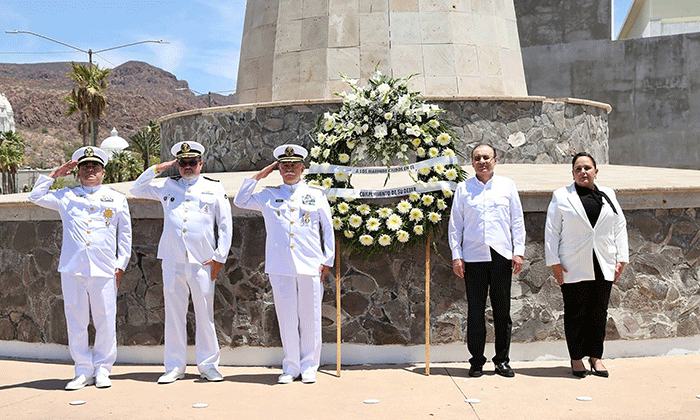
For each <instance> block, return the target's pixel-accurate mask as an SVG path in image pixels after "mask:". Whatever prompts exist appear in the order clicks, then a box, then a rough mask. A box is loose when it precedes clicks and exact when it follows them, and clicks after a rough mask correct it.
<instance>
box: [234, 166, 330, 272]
mask: <svg viewBox="0 0 700 420" xmlns="http://www.w3.org/2000/svg"><path fill="white" fill-rule="evenodd" d="M256 185H257V181H255V180H253V179H245V180H244V181H243V185H241V188H240V189H239V190H238V193H237V194H236V198H235V199H234V200H233V203H234V204H235V205H236V206H238V207H240V208H242V209H249V210H257V211H259V212H262V214H263V217H264V219H265V229H266V230H267V240H266V242H265V272H266V273H268V274H277V275H285V276H289V275H308V276H318V275H319V271H318V269H319V267H320V266H321V265H322V264H323V265H326V266H329V267H330V266H332V265H333V260H334V258H335V240H334V237H333V225H332V222H331V209H330V206H329V205H328V200H326V196H325V195H324V193H323V191H322V190H320V189H319V188H315V187H311V186H309V185H306V184H305V183H303V182H299V183H297V184H295V185H287V184H282V185H279V186H277V187H267V188H265V189H263V190H262V191H258V192H256V193H253V191H254V190H255V186H256ZM321 235H323V242H321Z"/></svg>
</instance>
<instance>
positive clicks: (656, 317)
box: [0, 193, 700, 347]
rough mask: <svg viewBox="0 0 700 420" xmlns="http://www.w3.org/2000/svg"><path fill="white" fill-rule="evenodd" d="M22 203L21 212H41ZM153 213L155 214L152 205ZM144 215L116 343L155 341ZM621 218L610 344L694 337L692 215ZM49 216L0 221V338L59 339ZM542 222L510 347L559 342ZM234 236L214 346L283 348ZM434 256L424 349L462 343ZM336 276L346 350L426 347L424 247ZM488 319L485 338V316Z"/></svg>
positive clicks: (151, 241)
mask: <svg viewBox="0 0 700 420" xmlns="http://www.w3.org/2000/svg"><path fill="white" fill-rule="evenodd" d="M549 197H550V195H549V193H547V194H544V193H543V194H541V197H540V199H541V200H543V202H544V203H546V202H548V200H549ZM545 205H546V204H545ZM24 206H25V207H23V208H20V209H19V211H22V212H24V213H28V212H34V211H43V210H41V209H38V208H33V209H32V208H31V206H30V205H28V204H25V205H24ZM132 206H133V203H132ZM153 206H154V207H153V208H155V209H157V206H158V204H157V203H154V204H153ZM46 214H51V212H48V211H47V212H46ZM151 214H152V215H151V216H148V217H150V218H134V220H133V226H134V229H133V231H134V238H133V253H132V257H131V261H130V263H129V267H128V268H127V270H126V273H125V275H124V277H123V279H122V285H121V287H120V289H119V294H118V300H117V301H118V310H117V334H118V343H119V345H120V346H124V345H126V346H129V345H157V344H162V343H163V319H164V315H163V294H162V278H161V270H160V262H159V261H158V260H157V259H156V251H157V243H158V238H159V237H160V233H161V229H162V219H158V218H153V217H157V216H153V214H157V212H155V211H153V212H151ZM625 214H626V216H627V220H628V231H629V237H630V258H631V263H630V265H629V266H628V268H626V269H625V272H624V274H623V276H622V278H621V279H620V281H619V282H618V284H617V285H616V286H615V287H613V292H612V296H611V300H610V311H609V319H608V338H609V339H622V340H636V339H647V338H668V337H688V336H695V335H700V281H699V278H700V275H699V269H698V266H699V262H700V240H698V238H700V208H697V207H688V208H678V209H641V210H630V209H628V208H625ZM53 217H54V219H51V220H40V221H37V220H32V221H17V220H7V219H4V220H0V237H2V238H3V241H1V242H0V340H19V341H23V342H39V343H59V344H66V343H67V338H66V327H65V318H64V315H63V300H62V297H61V287H60V275H59V273H57V272H56V267H57V265H58V256H59V253H60V242H61V223H60V221H59V220H55V215H54V216H53ZM32 218H34V219H36V218H35V217H32ZM544 219H545V214H544V213H543V212H541V211H528V210H527V209H526V214H525V222H526V229H527V234H528V237H527V246H526V256H525V266H524V270H523V272H522V273H521V274H520V275H518V276H516V277H515V278H514V281H513V287H512V306H511V307H512V310H511V312H512V318H513V341H514V342H531V341H542V340H560V339H563V338H564V334H563V304H562V301H561V293H560V291H559V287H558V286H557V285H556V283H555V282H554V280H553V278H552V277H551V276H550V274H551V270H550V269H549V268H548V267H546V266H545V262H544V251H543V226H544ZM443 227H445V228H446V226H443ZM234 229H235V234H234V239H233V246H232V248H231V252H230V254H229V256H228V261H227V262H226V266H225V271H224V273H223V275H222V276H221V277H220V279H219V280H218V281H217V286H216V300H215V303H214V308H215V319H216V325H217V332H218V335H219V342H220V345H221V346H222V347H226V346H231V347H239V346H246V345H247V346H257V347H271V346H280V340H279V333H278V329H277V321H276V315H275V311H274V306H273V299H272V292H271V288H270V285H269V281H268V279H267V276H266V275H265V274H264V251H263V250H264V241H265V234H264V231H265V225H264V222H263V219H262V217H260V216H248V215H236V216H235V217H234ZM436 250H437V252H433V254H432V262H431V268H432V286H431V302H432V309H431V311H432V314H431V325H432V342H433V343H436V344H439V343H454V342H462V341H464V339H465V337H466V300H465V287H464V283H463V281H461V280H460V279H458V278H457V277H456V276H454V274H453V273H452V269H451V265H450V260H451V254H450V252H449V249H448V247H447V244H446V241H445V238H444V237H441V238H438V241H437V244H436ZM333 273H334V271H333ZM341 273H342V276H343V277H342V309H343V331H342V336H343V341H344V342H349V343H359V344H372V345H383V344H421V343H423V342H424V341H423V340H424V297H425V290H424V249H423V248H422V247H417V248H415V249H413V250H411V251H408V252H405V253H401V254H400V255H393V256H391V257H388V256H385V257H381V258H380V259H378V260H370V261H367V260H365V259H364V258H363V257H348V256H347V255H344V256H343V257H342V263H341ZM323 301H324V303H323V314H324V317H323V336H324V341H325V342H334V341H335V281H334V280H327V282H326V292H325V295H324V298H323ZM487 315H488V316H487V319H489V324H488V329H489V340H493V329H492V325H491V323H490V322H491V319H490V309H489V310H487ZM188 321H189V322H188V335H189V342H190V344H194V328H193V326H194V314H193V313H192V312H190V313H188Z"/></svg>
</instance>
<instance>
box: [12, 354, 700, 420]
mask: <svg viewBox="0 0 700 420" xmlns="http://www.w3.org/2000/svg"><path fill="white" fill-rule="evenodd" d="M605 364H606V367H607V368H608V369H609V371H610V378H607V379H605V378H599V377H595V376H589V377H587V378H585V379H577V378H574V377H573V376H572V375H571V373H570V371H571V370H570V368H569V366H568V362H567V361H548V362H541V361H539V362H514V363H512V366H513V368H514V369H515V372H516V377H515V378H512V379H508V378H503V377H500V376H497V375H494V374H493V371H492V370H491V369H492V366H491V365H490V364H487V365H486V366H485V369H486V374H485V375H484V376H483V377H481V378H468V377H467V367H468V366H467V365H465V364H455V363H440V364H432V365H431V375H430V376H425V375H424V368H423V366H422V365H364V366H349V367H345V368H344V369H343V370H342V374H341V377H340V378H337V377H336V376H335V366H324V367H322V369H321V371H320V372H319V375H318V382H317V383H316V384H313V385H305V384H302V383H301V382H295V383H293V384H290V385H277V384H276V380H277V376H278V374H279V373H280V371H279V369H277V368H266V367H231V366H222V367H221V369H220V370H221V373H222V374H223V375H224V377H225V380H224V382H221V383H207V382H205V381H204V380H201V379H199V375H198V374H197V369H196V367H194V366H189V367H188V371H187V376H186V377H185V379H183V380H180V381H177V382H175V383H173V384H169V385H158V384H156V380H157V379H158V377H159V376H160V374H161V373H162V371H163V369H162V366H154V365H117V366H115V367H114V370H113V372H112V381H113V386H112V388H109V389H96V388H95V387H94V386H90V387H87V388H85V389H82V390H79V391H72V392H69V391H64V390H63V387H64V386H65V383H66V381H68V380H69V379H71V378H72V376H73V367H72V366H71V365H70V364H63V363H51V362H36V361H22V360H7V359H6V360H0V372H2V373H1V374H0V418H2V419H22V420H32V419H59V418H60V419H86V418H90V419H106V418H127V419H130V420H131V419H145V418H149V419H152V418H167V419H199V418H207V419H212V418H236V419H290V420H292V419H305V420H308V419H334V420H342V419H461V420H469V419H480V420H486V419H509V418H512V419H578V420H581V419H625V420H629V419H688V420H690V419H697V418H700V398H698V397H696V396H697V395H700V354H688V355H676V356H661V357H647V358H623V359H609V360H605ZM577 397H591V398H592V401H579V400H577ZM466 398H474V399H478V400H480V402H478V403H468V402H465V399H466ZM367 399H377V400H379V402H378V403H376V404H367V403H365V402H364V401H365V400H367ZM76 400H83V401H85V402H86V403H85V404H84V405H78V406H74V405H70V404H69V403H70V402H71V401H76ZM195 403H207V404H209V405H208V407H206V408H193V404H195Z"/></svg>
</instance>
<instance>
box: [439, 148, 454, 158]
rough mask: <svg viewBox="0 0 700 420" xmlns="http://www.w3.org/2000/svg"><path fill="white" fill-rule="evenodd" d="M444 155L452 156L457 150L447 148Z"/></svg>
mask: <svg viewBox="0 0 700 420" xmlns="http://www.w3.org/2000/svg"><path fill="white" fill-rule="evenodd" d="M442 155H443V156H449V157H452V156H454V155H455V151H454V150H452V149H445V150H444V151H443V152H442Z"/></svg>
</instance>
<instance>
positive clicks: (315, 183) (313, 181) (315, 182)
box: [309, 179, 321, 187]
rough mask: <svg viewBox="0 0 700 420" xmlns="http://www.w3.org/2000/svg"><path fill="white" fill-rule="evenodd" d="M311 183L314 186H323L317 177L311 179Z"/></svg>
mask: <svg viewBox="0 0 700 420" xmlns="http://www.w3.org/2000/svg"><path fill="white" fill-rule="evenodd" d="M309 185H311V186H312V187H320V186H321V184H319V182H318V181H316V180H315V179H314V180H311V181H309Z"/></svg>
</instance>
